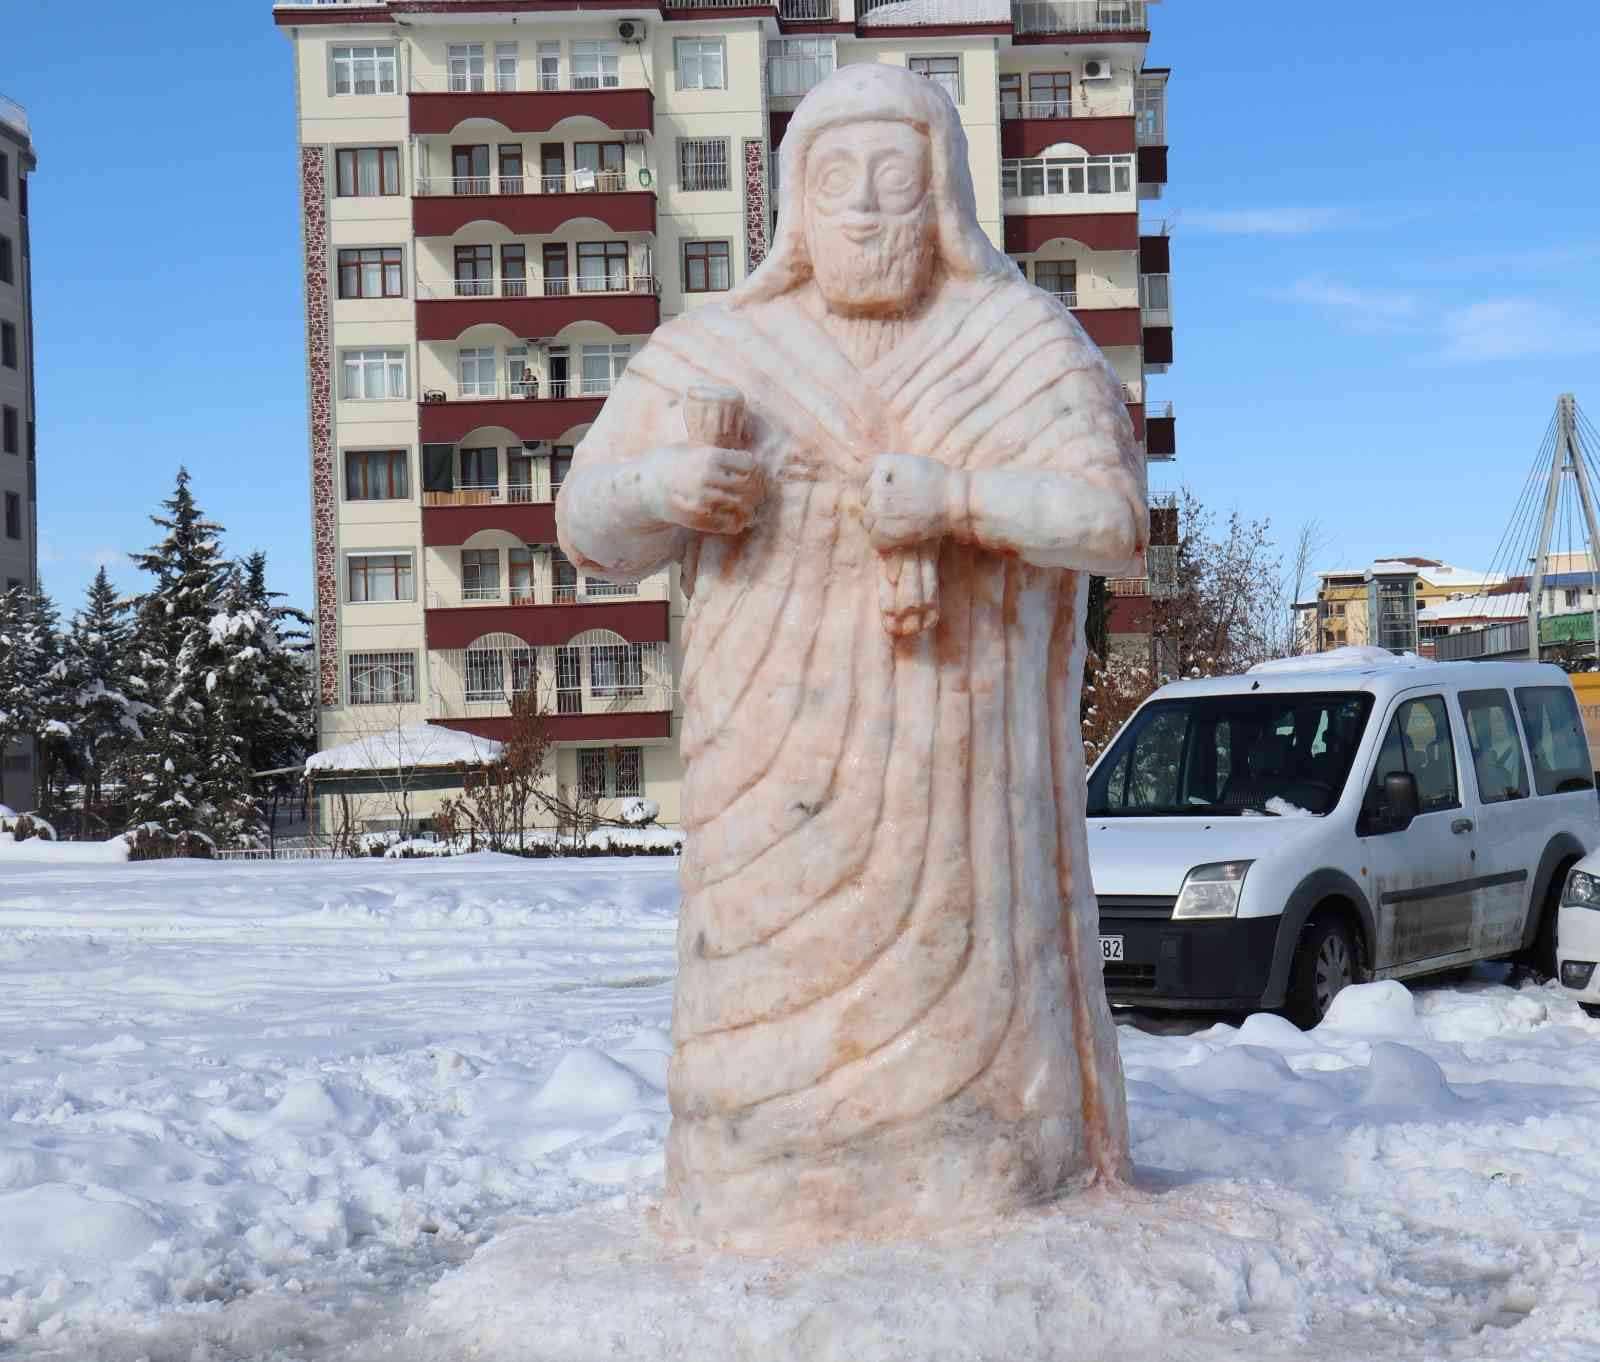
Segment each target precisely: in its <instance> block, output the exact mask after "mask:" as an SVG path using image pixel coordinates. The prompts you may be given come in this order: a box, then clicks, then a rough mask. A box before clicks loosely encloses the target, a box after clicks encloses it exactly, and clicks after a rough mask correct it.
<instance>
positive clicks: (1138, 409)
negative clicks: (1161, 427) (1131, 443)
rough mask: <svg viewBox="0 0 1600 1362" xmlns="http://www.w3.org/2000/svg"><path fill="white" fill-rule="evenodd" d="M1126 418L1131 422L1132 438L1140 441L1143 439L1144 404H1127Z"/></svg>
mask: <svg viewBox="0 0 1600 1362" xmlns="http://www.w3.org/2000/svg"><path fill="white" fill-rule="evenodd" d="M1128 417H1129V419H1130V420H1131V421H1132V422H1133V438H1134V439H1135V440H1140V441H1142V440H1143V439H1144V403H1143V402H1130V403H1128Z"/></svg>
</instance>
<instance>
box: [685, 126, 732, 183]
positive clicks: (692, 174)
mask: <svg viewBox="0 0 1600 1362" xmlns="http://www.w3.org/2000/svg"><path fill="white" fill-rule="evenodd" d="M678 187H679V188H680V189H682V190H684V191H686V192H695V191H699V190H710V189H726V188H727V187H728V140H727V138H725V137H680V138H679V139H678Z"/></svg>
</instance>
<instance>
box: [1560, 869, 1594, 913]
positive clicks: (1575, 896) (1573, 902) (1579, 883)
mask: <svg viewBox="0 0 1600 1362" xmlns="http://www.w3.org/2000/svg"><path fill="white" fill-rule="evenodd" d="M1561 902H1562V904H1563V905H1564V906H1566V907H1569V908H1600V875H1591V874H1590V873H1589V872H1588V871H1587V870H1574V871H1573V872H1572V873H1571V874H1570V875H1568V876H1567V887H1566V888H1565V889H1563V890H1562V891H1561Z"/></svg>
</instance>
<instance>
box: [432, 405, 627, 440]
mask: <svg viewBox="0 0 1600 1362" xmlns="http://www.w3.org/2000/svg"><path fill="white" fill-rule="evenodd" d="M604 402H605V398H603V397H553V398H540V399H535V400H523V399H519V398H513V399H511V400H509V401H493V400H484V401H481V402H423V403H422V404H420V406H419V407H418V408H417V410H418V412H419V413H420V416H421V425H422V442H423V444H428V445H453V444H457V443H458V442H459V441H460V440H461V438H462V436H464V435H466V434H468V433H469V432H471V431H474V430H477V429H478V428H479V427H480V426H502V427H504V428H505V429H506V430H509V431H510V432H511V433H512V434H513V435H515V436H517V438H518V439H522V440H545V441H551V442H553V441H555V440H558V439H560V438H561V437H562V436H563V435H565V434H566V433H567V432H568V431H569V430H571V429H572V428H573V427H574V426H581V425H585V424H587V423H588V422H590V421H593V420H594V418H595V417H597V416H598V415H600V408H601V406H602V405H603V404H604Z"/></svg>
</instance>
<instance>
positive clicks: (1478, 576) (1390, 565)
mask: <svg viewBox="0 0 1600 1362" xmlns="http://www.w3.org/2000/svg"><path fill="white" fill-rule="evenodd" d="M1390 573H1401V574H1405V573H1415V574H1416V575H1417V576H1418V577H1421V578H1423V579H1424V580H1425V581H1426V582H1427V583H1428V584H1429V585H1430V586H1453V587H1459V588H1463V589H1465V588H1467V587H1480V586H1494V585H1496V584H1497V583H1499V582H1503V581H1505V578H1504V577H1503V576H1501V575H1500V574H1499V573H1496V572H1476V571H1474V570H1473V569H1471V568H1461V567H1456V566H1455V565H1454V564H1451V563H1441V562H1439V561H1438V559H1436V558H1377V559H1374V560H1373V561H1372V562H1370V563H1368V564H1367V566H1366V567H1358V568H1330V569H1328V570H1327V571H1325V572H1319V573H1317V576H1318V577H1319V578H1321V579H1322V580H1323V582H1324V583H1326V581H1327V579H1328V578H1330V577H1367V576H1380V575H1386V574H1390Z"/></svg>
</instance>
